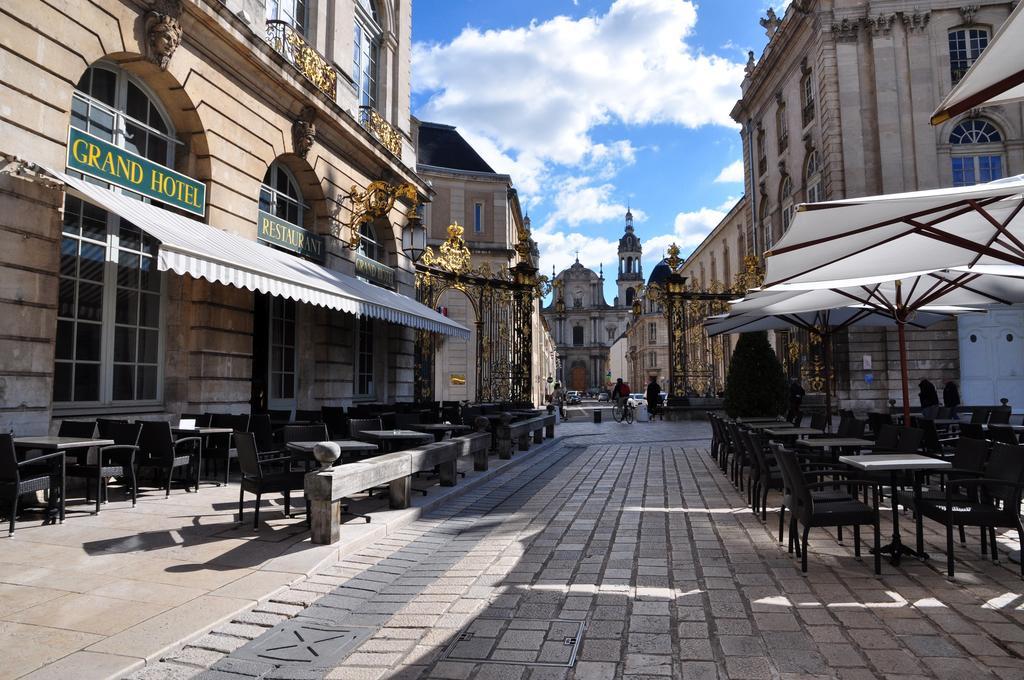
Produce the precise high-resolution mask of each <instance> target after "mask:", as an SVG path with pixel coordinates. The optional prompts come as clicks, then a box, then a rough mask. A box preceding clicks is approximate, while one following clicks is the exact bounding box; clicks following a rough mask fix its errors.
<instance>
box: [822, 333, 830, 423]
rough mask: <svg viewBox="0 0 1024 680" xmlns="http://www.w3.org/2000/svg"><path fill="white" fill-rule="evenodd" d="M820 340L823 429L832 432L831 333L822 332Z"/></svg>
mask: <svg viewBox="0 0 1024 680" xmlns="http://www.w3.org/2000/svg"><path fill="white" fill-rule="evenodd" d="M821 342H822V344H823V345H824V347H823V350H824V354H825V431H826V432H832V334H831V333H823V334H822V335H821Z"/></svg>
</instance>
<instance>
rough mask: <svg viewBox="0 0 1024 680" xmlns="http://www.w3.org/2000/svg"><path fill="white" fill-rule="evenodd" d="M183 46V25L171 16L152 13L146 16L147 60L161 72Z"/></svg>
mask: <svg viewBox="0 0 1024 680" xmlns="http://www.w3.org/2000/svg"><path fill="white" fill-rule="evenodd" d="M180 44H181V24H180V23H178V20H177V19H175V18H174V17H173V16H171V15H169V14H159V13H157V12H150V13H149V14H148V15H147V16H146V48H147V52H146V58H147V59H149V60H150V61H151V62H153V63H154V64H156V65H157V66H159V67H160V70H161V71H165V70H166V69H167V65H168V64H169V63H170V61H171V57H172V56H174V51H175V50H176V49H178V45H180Z"/></svg>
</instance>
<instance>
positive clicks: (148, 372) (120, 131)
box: [53, 65, 180, 405]
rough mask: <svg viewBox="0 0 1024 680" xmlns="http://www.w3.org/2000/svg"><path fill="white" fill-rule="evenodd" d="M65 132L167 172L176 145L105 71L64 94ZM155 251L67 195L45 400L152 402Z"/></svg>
mask: <svg viewBox="0 0 1024 680" xmlns="http://www.w3.org/2000/svg"><path fill="white" fill-rule="evenodd" d="M71 125H72V126H73V127H76V128H78V129H80V130H84V131H86V132H89V133H91V134H93V135H96V136H97V137H100V138H101V139H104V140H106V141H108V142H110V143H112V144H114V145H116V146H119V147H121V148H124V149H127V150H129V151H132V152H133V153H137V154H139V155H141V156H144V157H146V158H148V159H149V160H151V161H153V162H155V163H159V164H160V165H165V166H171V165H173V159H174V147H175V146H176V145H177V144H179V143H180V142H178V140H177V139H176V138H175V137H174V131H173V128H172V126H171V124H170V121H169V119H168V118H167V116H166V115H165V114H164V113H163V111H162V110H161V109H160V108H159V106H158V104H157V102H156V99H155V98H154V97H151V96H150V95H149V94H148V92H147V91H146V90H145V88H144V86H143V85H142V84H141V83H139V82H137V81H135V80H134V79H132V78H131V77H130V76H129V75H128V74H127V73H125V72H124V71H122V70H121V69H120V68H118V67H116V66H113V65H97V66H93V67H91V68H89V69H87V70H86V72H85V74H84V75H83V76H82V78H81V80H79V82H78V84H77V86H76V90H75V92H74V94H73V95H72V103H71ZM90 181H92V180H90ZM110 188H111V189H113V190H115V191H123V193H125V194H126V195H130V196H132V197H134V198H138V199H140V200H148V199H143V197H141V196H139V195H138V194H134V193H132V192H128V191H124V190H121V189H118V188H116V187H110ZM157 245H158V244H157V242H156V241H155V240H153V239H152V238H150V237H149V236H147V235H145V234H144V233H143V232H142V231H141V230H140V229H138V228H137V227H136V226H135V225H133V224H131V223H130V222H128V221H127V220H124V219H121V218H119V217H118V216H116V215H113V214H110V213H108V212H107V211H105V210H103V209H101V208H98V207H96V206H94V205H92V204H89V203H85V202H83V201H80V200H78V199H76V198H73V197H71V196H68V197H67V199H66V201H65V205H64V223H63V227H62V236H61V243H60V251H61V261H60V278H59V286H58V300H57V334H56V353H55V363H54V379H53V400H54V402H55V403H57V404H69V403H81V404H96V405H103V404H111V403H114V402H118V403H124V402H152V401H155V400H157V399H159V398H160V396H161V395H160V387H159V386H160V372H161V363H162V362H161V354H160V351H161V348H160V326H161V319H162V313H161V283H162V282H161V276H160V273H159V272H158V271H157V266H156V254H157Z"/></svg>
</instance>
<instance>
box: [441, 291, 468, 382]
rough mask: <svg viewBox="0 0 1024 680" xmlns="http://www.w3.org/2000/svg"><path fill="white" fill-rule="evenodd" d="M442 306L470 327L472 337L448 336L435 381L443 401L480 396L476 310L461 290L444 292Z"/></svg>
mask: <svg viewBox="0 0 1024 680" xmlns="http://www.w3.org/2000/svg"><path fill="white" fill-rule="evenodd" d="M438 300H439V301H438V306H439V307H441V309H442V310H443V311H444V313H445V314H446V315H447V316H448V318H449V319H451V320H452V321H455V322H457V323H460V324H462V325H463V326H465V327H466V328H468V329H470V331H471V333H470V336H469V338H468V339H466V340H462V339H459V338H445V339H444V343H443V344H442V345H441V347H440V350H439V351H438V355H437V360H436V362H435V364H434V384H435V385H437V388H438V389H437V394H438V396H439V398H440V400H441V401H474V400H475V399H476V363H477V362H476V326H477V324H476V321H477V318H476V310H475V309H474V307H473V304H472V302H470V299H469V297H468V296H467V295H466V294H465V293H463V292H462V291H461V290H455V289H454V288H449V289H448V290H446V291H444V292H443V293H441V295H440V297H439V298H438Z"/></svg>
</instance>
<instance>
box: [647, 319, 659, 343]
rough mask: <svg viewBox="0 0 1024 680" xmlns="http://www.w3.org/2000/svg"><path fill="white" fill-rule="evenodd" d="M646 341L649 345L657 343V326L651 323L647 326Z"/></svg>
mask: <svg viewBox="0 0 1024 680" xmlns="http://www.w3.org/2000/svg"><path fill="white" fill-rule="evenodd" d="M647 341H648V342H649V343H651V344H654V343H656V342H658V324H657V323H654V322H651V323H649V324H647Z"/></svg>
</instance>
